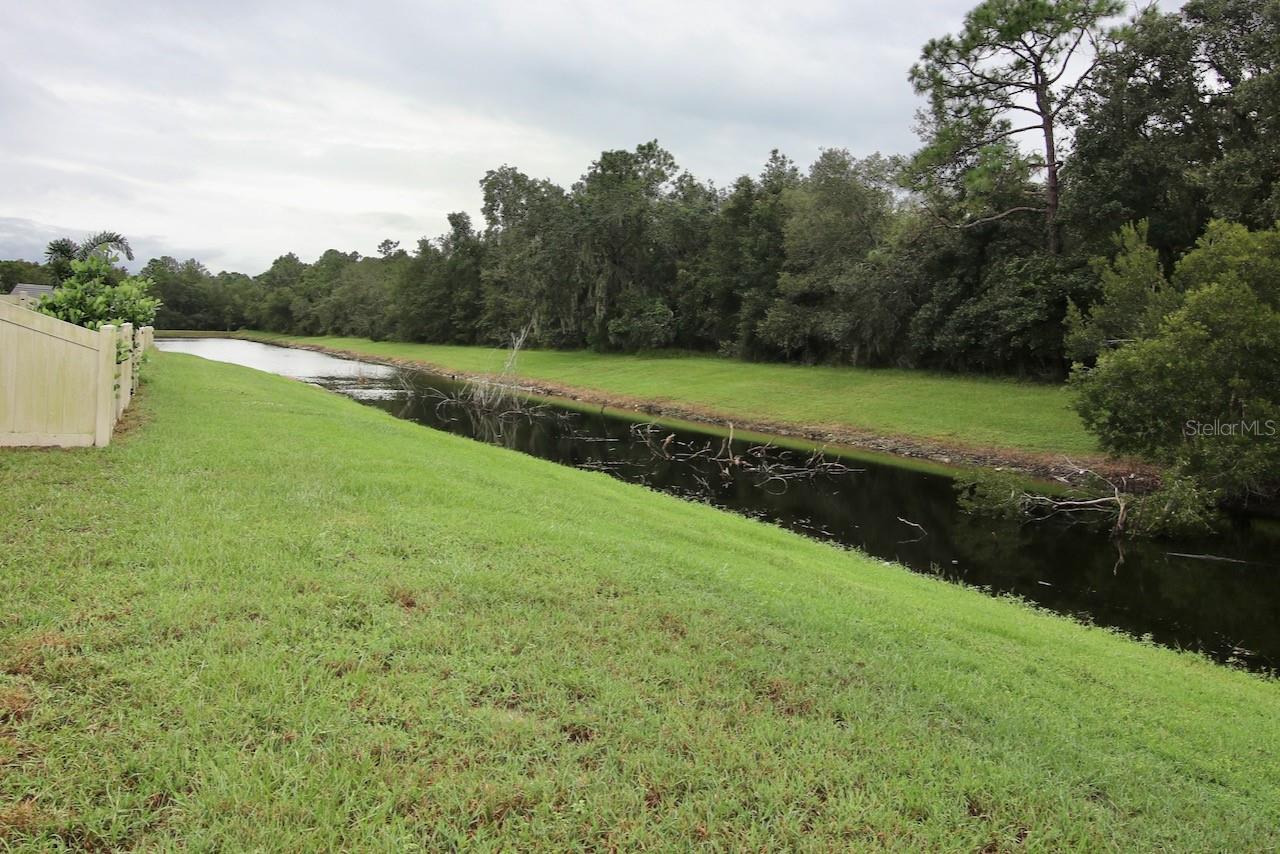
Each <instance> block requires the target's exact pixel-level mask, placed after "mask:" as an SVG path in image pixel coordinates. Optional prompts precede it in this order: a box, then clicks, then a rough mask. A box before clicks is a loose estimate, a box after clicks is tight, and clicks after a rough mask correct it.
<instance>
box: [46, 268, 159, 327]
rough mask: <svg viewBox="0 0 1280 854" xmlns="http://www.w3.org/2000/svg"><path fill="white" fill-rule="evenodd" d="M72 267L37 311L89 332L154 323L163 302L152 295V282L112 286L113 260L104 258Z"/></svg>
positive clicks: (134, 280)
mask: <svg viewBox="0 0 1280 854" xmlns="http://www.w3.org/2000/svg"><path fill="white" fill-rule="evenodd" d="M70 264H71V276H70V277H69V278H68V279H66V280H65V281H63V283H62V285H61V287H59V288H58V289H57V290H55V291H54V292H53V294H51V295H46V296H44V297H42V298H41V300H40V304H39V305H38V306H37V307H36V310H37V311H40V312H42V313H44V314H47V315H49V316H50V317H56V318H58V319H59V320H65V321H67V322H68V323H74V324H76V325H77V326H83V327H85V328H87V329H100V328H101V327H103V326H105V325H107V324H116V325H120V324H122V323H132V324H133V327H134V329H135V330H136V329H140V328H142V327H143V326H148V325H150V324H152V323H154V322H155V319H156V310H157V309H159V308H160V300H158V299H155V298H154V297H152V296H150V295H149V292H150V289H151V281H150V280H149V279H144V278H140V277H137V276H133V277H130V278H126V279H124V280H122V281H119V282H113V273H114V272H115V268H114V266H113V264H112V259H111V258H109V257H108V256H105V255H101V254H94V255H90V256H89V257H87V258H85V259H84V260H83V261H72V262H70Z"/></svg>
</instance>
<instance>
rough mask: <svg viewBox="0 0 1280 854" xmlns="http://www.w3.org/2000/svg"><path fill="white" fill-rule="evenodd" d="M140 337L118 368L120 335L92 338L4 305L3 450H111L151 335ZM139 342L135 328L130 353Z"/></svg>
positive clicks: (0, 349)
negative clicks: (109, 444)
mask: <svg viewBox="0 0 1280 854" xmlns="http://www.w3.org/2000/svg"><path fill="white" fill-rule="evenodd" d="M125 326H126V327H128V324H125ZM122 331H123V330H122ZM140 333H141V334H140V335H139V339H140V340H139V342H138V346H137V347H136V348H132V347H131V348H130V349H129V350H126V351H125V352H126V353H127V356H126V358H125V361H124V363H123V364H121V365H117V364H116V352H117V351H116V342H117V340H120V336H119V334H118V332H117V330H116V329H115V327H111V326H108V327H104V328H103V329H102V330H101V331H99V332H92V331H90V330H88V329H84V328H82V327H80V326H76V325H74V324H71V323H65V322H63V321H61V320H57V319H55V318H52V317H48V316H46V315H43V314H40V313H38V312H35V311H30V310H28V309H25V308H20V307H18V306H16V305H14V304H12V303H8V302H0V446H16V445H57V446H63V447H68V446H78V445H105V444H107V442H109V441H110V439H111V430H112V428H113V427H114V426H115V423H116V420H117V419H118V418H119V416H120V413H121V412H123V411H124V408H125V407H126V406H128V404H129V399H130V398H131V397H132V392H133V388H134V382H135V368H136V367H137V365H138V363H139V360H140V358H141V352H142V350H143V349H144V346H145V342H147V341H148V340H150V335H151V329H150V327H147V328H145V329H143V330H141V331H140ZM132 338H133V336H132V330H131V328H130V334H129V335H128V337H127V338H125V341H126V346H128V345H130V344H132ZM122 369H123V370H122ZM118 374H122V376H120V377H119V378H118V377H117V375H118ZM120 379H123V380H124V382H119V380H120Z"/></svg>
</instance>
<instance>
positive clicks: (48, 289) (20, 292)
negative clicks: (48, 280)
mask: <svg viewBox="0 0 1280 854" xmlns="http://www.w3.org/2000/svg"><path fill="white" fill-rule="evenodd" d="M9 293H10V295H12V296H15V297H31V298H32V299H39V298H40V297H42V296H44V295H45V294H51V293H53V285H32V284H28V283H26V282H18V283H17V284H16V285H14V286H13V290H11V291H9Z"/></svg>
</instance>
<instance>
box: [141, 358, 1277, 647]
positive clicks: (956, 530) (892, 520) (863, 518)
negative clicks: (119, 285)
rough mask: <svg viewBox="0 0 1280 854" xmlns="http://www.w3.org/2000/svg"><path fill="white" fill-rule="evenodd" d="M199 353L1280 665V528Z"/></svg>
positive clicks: (378, 370) (547, 405)
mask: <svg viewBox="0 0 1280 854" xmlns="http://www.w3.org/2000/svg"><path fill="white" fill-rule="evenodd" d="M157 346H159V348H160V349H161V350H165V351H171V352H182V353H191V354H194V355H197V356H203V357H204V358H208V359H214V360H217V361H223V362H231V363H235V364H239V365H245V366H248V367H251V368H257V369H258V370H263V371H269V372H271V373H275V374H281V375H283V376H287V377H293V378H295V379H299V380H303V381H305V382H309V383H312V384H315V385H318V386H321V387H323V388H326V389H329V390H331V391H335V392H338V393H340V394H345V395H347V396H349V397H352V398H354V399H356V400H358V401H360V402H361V403H364V404H367V405H369V406H375V407H378V408H380V409H383V410H385V411H387V412H389V413H391V414H392V415H395V416H397V417H399V418H405V419H408V420H411V421H415V422H417V423H419V424H423V425H426V426H428V427H431V428H434V429H438V430H445V431H447V432H450V433H455V434H458V435H461V436H467V437H469V438H473V439H477V440H480V441H485V442H489V443H492V444H497V445H501V446H503V447H506V448H510V449H513V450H516V451H521V452H523V453H526V454H531V455H533V456H536V457H541V458H543V459H547V460H552V461H554V462H557V463H560V464H562V465H568V466H574V467H576V468H582V469H590V470H594V471H601V472H605V473H608V474H609V475H611V476H613V477H616V478H619V479H621V480H625V481H628V482H631V483H638V484H643V485H645V486H648V487H650V488H653V489H656V490H660V491H662V492H667V493H671V494H674V495H678V496H680V497H682V498H686V499H689V500H693V501H702V502H705V503H708V504H711V505H714V506H716V507H719V508H722V509H725V510H729V511H732V512H734V513H739V514H742V515H746V516H751V517H753V518H757V519H762V520H765V521H768V522H772V523H774V524H777V525H780V526H782V527H785V528H789V529H791V530H793V531H797V532H799V533H801V534H804V535H806V536H810V537H815V538H818V539H822V540H828V541H832V542H835V543H839V544H841V545H844V546H850V547H853V548H857V549H860V550H861V551H864V552H866V553H867V554H870V555H874V556H876V557H879V558H883V559H885V560H890V561H895V562H897V563H901V564H903V565H905V566H907V567H909V568H911V569H913V570H916V571H918V572H924V573H929V574H933V575H937V576H940V577H942V578H946V579H948V580H951V581H956V582H961V583H964V584H968V585H972V586H975V587H979V588H982V589H984V590H987V591H989V592H990V593H992V594H996V595H999V594H1014V595H1017V596H1019V597H1022V598H1024V599H1027V600H1029V601H1031V602H1034V603H1036V604H1037V605H1039V606H1041V607H1044V608H1046V609H1049V610H1053V611H1057V612H1059V613H1063V614H1069V615H1072V616H1074V617H1076V618H1078V619H1081V620H1084V621H1087V622H1091V623H1095V624H1097V625H1102V626H1109V627H1112V628H1115V629H1119V630H1121V631H1124V632H1126V633H1128V634H1131V635H1134V636H1139V637H1143V636H1145V637H1149V638H1151V639H1152V640H1153V641H1155V642H1157V643H1161V644H1165V645H1168V646H1174V647H1181V648H1188V649H1195V650H1199V651H1201V652H1203V653H1205V654H1207V655H1209V656H1211V657H1213V658H1215V659H1217V660H1219V661H1223V662H1231V663H1235V664H1239V665H1242V666H1245V667H1248V668H1250V669H1256V670H1275V669H1276V668H1278V667H1280V560H1278V557H1280V527H1277V525H1276V523H1274V522H1267V521H1263V520H1249V519H1244V518H1241V519H1236V520H1234V521H1233V523H1232V525H1231V527H1230V528H1229V529H1228V530H1227V531H1225V532H1224V533H1222V534H1220V535H1218V536H1215V537H1211V538H1201V539H1194V540H1176V541H1172V540H1143V541H1116V540H1113V539H1112V538H1111V537H1109V536H1107V535H1106V534H1104V533H1100V532H1095V531H1091V530H1087V529H1084V528H1081V527H1079V526H1073V525H1070V524H1069V523H1066V522H1063V521H1059V520H1046V521H1042V522H1018V521H1015V520H1001V519H990V518H984V517H975V516H971V515H968V514H965V513H963V512H961V511H960V509H959V508H958V506H957V502H956V494H955V488H954V481H953V480H952V478H951V477H950V476H948V475H947V474H943V473H938V472H931V471H922V470H920V467H919V466H913V465H909V464H898V463H897V462H895V461H892V460H889V459H886V458H883V457H872V456H868V455H859V454H856V453H853V452H851V451H847V450H846V451H843V452H842V451H840V450H839V449H832V448H826V449H815V448H812V447H804V446H801V445H798V444H797V443H794V442H792V443H790V447H785V446H783V440H779V442H778V443H769V442H767V441H765V440H763V439H761V438H760V437H758V436H756V437H752V438H742V437H738V438H735V439H734V440H733V441H732V442H730V441H728V439H727V438H726V437H725V436H723V435H722V434H720V433H718V432H716V431H714V430H713V429H711V428H705V427H699V426H698V425H693V424H673V423H672V422H664V423H663V424H654V423H651V422H644V421H641V420H637V419H633V418H628V417H624V416H623V415H621V414H616V413H612V412H609V413H606V412H601V411H600V410H599V409H598V408H581V407H578V406H576V405H573V404H570V403H569V402H564V403H563V405H562V404H560V403H556V402H546V401H541V400H538V401H529V402H528V403H527V405H523V406H513V407H506V408H504V409H503V410H502V411H493V410H485V409H481V408H477V407H475V406H471V405H468V404H466V403H465V402H464V401H463V400H460V398H462V397H465V390H466V387H465V386H464V385H463V384H462V383H459V382H457V381H455V380H453V379H450V378H449V377H447V376H441V375H438V374H432V373H428V372H425V371H418V370H406V369H402V368H394V367H389V366H386V365H379V364H374V363H370V362H361V361H354V360H349V359H341V358H337V357H334V356H330V355H327V354H324V353H317V352H313V351H308V350H296V349H289V348H286V347H277V346H272V345H268V344H260V343H257V342H253V341H240V340H236V339H228V338H202V339H166V340H161V341H158V342H157Z"/></svg>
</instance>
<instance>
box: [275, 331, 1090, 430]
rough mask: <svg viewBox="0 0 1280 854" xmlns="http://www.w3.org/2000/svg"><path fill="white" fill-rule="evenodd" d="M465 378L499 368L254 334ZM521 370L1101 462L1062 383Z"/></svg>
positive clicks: (700, 360) (708, 366)
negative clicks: (431, 367)
mask: <svg viewBox="0 0 1280 854" xmlns="http://www.w3.org/2000/svg"><path fill="white" fill-rule="evenodd" d="M252 336H253V337H255V338H261V339H263V340H270V339H275V340H281V341H291V342H299V343H305V344H314V345H319V346H322V347H330V348H334V349H340V350H350V351H353V352H359V353H366V354H368V355H371V356H380V357H391V358H398V359H414V360H418V361H422V362H427V363H430V364H433V365H437V366H440V367H444V368H450V369H452V370H455V371H459V372H469V373H479V372H490V373H492V372H497V371H499V370H501V368H502V363H503V360H504V359H505V358H506V353H505V352H504V351H501V350H492V349H487V348H483V347H452V346H444V345H435V344H404V343H398V342H393V341H370V340H368V339H365V338H305V337H298V336H284V335H270V334H263V333H256V332H255V333H252ZM518 370H519V373H520V374H521V375H522V376H525V377H528V378H530V379H534V380H544V381H547V382H553V383H559V384H564V385H569V386H574V387H578V388H589V389H595V390H599V391H603V392H606V393H608V394H614V395H623V396H626V397H631V398H637V399H643V400H660V401H669V402H671V403H675V404H678V405H682V406H688V407H694V408H700V409H704V410H706V411H708V412H711V413H715V414H718V415H720V416H722V417H724V418H725V419H728V420H732V419H738V420H740V421H743V422H751V421H756V422H759V421H767V422H772V423H777V424H787V425H803V426H833V427H837V428H843V429H848V430H855V431H865V432H868V433H871V434H875V435H882V436H895V437H897V436H900V437H905V438H908V439H914V440H920V441H926V442H934V443H939V444H942V445H944V446H955V447H959V448H969V449H995V450H1012V451H1019V452H1024V453H1032V454H1075V455H1092V454H1097V453H1098V447H1097V443H1096V442H1095V441H1094V439H1093V437H1092V436H1090V435H1089V434H1088V433H1087V432H1086V431H1085V429H1084V426H1083V425H1082V424H1081V423H1080V419H1079V417H1078V416H1077V415H1076V414H1075V412H1074V411H1073V410H1072V409H1071V396H1070V393H1069V392H1068V391H1067V389H1066V387H1065V386H1062V385H1048V384H1044V383H1032V382H1024V381H1018V380H1012V379H1000V378H990V377H975V376H958V375H949V374H937V373H930V372H927V371H909V370H890V369H875V370H872V369H866V368H847V367H817V366H806V365H785V364H774V363H760V362H742V361H737V360H733V359H722V358H717V357H713V356H699V355H687V354H681V355H673V354H661V353H660V354H656V355H641V356H626V355H609V354H601V353H592V352H587V351H568V352H566V351H556V350H531V351H526V352H523V353H521V354H520V360H519V363H518Z"/></svg>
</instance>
